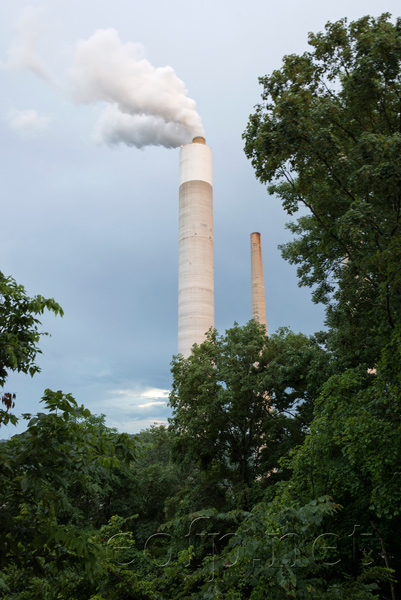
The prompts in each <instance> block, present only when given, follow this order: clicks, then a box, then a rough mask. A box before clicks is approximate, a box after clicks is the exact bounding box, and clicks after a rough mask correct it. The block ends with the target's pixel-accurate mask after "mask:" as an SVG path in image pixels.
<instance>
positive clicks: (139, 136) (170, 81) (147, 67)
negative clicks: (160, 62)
mask: <svg viewBox="0 0 401 600" xmlns="http://www.w3.org/2000/svg"><path fill="white" fill-rule="evenodd" d="M140 50H141V49H140V47H139V46H138V45H135V44H132V43H128V44H123V43H122V42H121V40H120V38H119V36H118V33H117V31H115V30H114V29H106V30H98V31H96V32H95V33H94V34H93V35H92V37H90V38H89V39H88V40H86V41H81V42H78V44H77V49H76V54H75V64H74V67H73V69H71V71H70V77H71V80H72V82H73V86H74V99H75V101H76V102H77V103H78V104H96V103H98V102H106V103H107V104H108V105H109V106H108V107H107V108H106V110H105V111H104V112H103V114H102V115H101V117H100V119H99V121H98V123H97V125H96V127H95V135H94V137H95V139H96V140H97V141H98V142H105V143H108V144H118V143H120V142H121V143H125V144H127V145H129V146H136V147H137V148H142V147H143V146H147V145H162V146H165V147H167V148H171V147H177V146H179V145H180V144H185V143H187V142H189V141H191V139H192V138H193V137H194V136H195V135H203V134H204V130H203V127H202V122H201V119H200V117H199V115H198V113H197V111H196V108H195V107H196V103H195V101H194V100H192V99H191V98H189V97H188V95H187V90H186V88H185V84H184V82H183V81H181V80H180V79H179V78H178V77H177V75H176V74H175V72H174V69H172V67H159V68H155V67H153V66H152V65H151V64H150V63H149V61H147V60H146V59H144V58H141V57H140Z"/></svg>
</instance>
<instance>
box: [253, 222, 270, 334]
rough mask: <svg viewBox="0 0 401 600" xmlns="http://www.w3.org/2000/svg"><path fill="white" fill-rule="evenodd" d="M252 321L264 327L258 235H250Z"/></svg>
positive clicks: (263, 299)
mask: <svg viewBox="0 0 401 600" xmlns="http://www.w3.org/2000/svg"><path fill="white" fill-rule="evenodd" d="M251 286H252V319H253V320H254V321H258V323H261V324H262V325H264V326H265V327H266V331H267V321H266V300H265V284H264V277H263V262H262V243H261V239H260V233H257V232H254V233H251Z"/></svg>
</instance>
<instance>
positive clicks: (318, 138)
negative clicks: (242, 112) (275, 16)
mask: <svg viewBox="0 0 401 600" xmlns="http://www.w3.org/2000/svg"><path fill="white" fill-rule="evenodd" d="M309 43H310V45H311V47H312V50H311V51H309V52H305V53H304V54H303V55H302V56H296V55H290V56H286V57H284V60H283V66H282V68H281V69H280V70H277V71H274V72H273V73H272V74H271V75H269V76H265V77H262V78H260V82H261V84H262V85H263V94H262V98H263V103H262V104H260V105H259V106H258V107H257V110H256V112H255V114H253V115H251V116H250V118H249V123H248V127H247V130H246V131H245V133H244V139H245V141H246V143H245V152H246V154H247V156H248V157H249V158H250V159H251V160H252V164H253V166H254V168H255V172H256V176H257V177H258V178H259V179H260V180H261V181H262V182H268V183H270V186H269V191H270V193H272V194H276V195H277V196H278V197H279V198H280V199H281V200H282V203H283V207H284V208H285V209H286V210H287V212H288V213H289V214H290V215H292V214H294V213H295V212H296V211H297V210H298V208H299V207H304V208H307V211H308V214H307V215H306V216H302V217H301V218H300V219H299V220H298V221H297V222H296V223H292V224H290V225H289V227H290V229H291V231H292V232H293V233H294V234H295V235H297V236H298V237H296V238H295V239H294V240H293V241H291V242H289V243H288V244H286V245H284V246H283V247H282V248H283V256H284V257H285V258H286V259H287V260H289V261H290V262H292V263H295V264H297V265H299V266H298V275H299V277H300V284H301V285H309V286H313V287H314V291H313V297H314V300H315V301H317V302H325V303H327V304H329V307H328V311H327V322H328V324H329V326H330V327H331V331H330V340H331V345H332V347H333V348H335V351H336V353H337V354H339V355H341V356H339V361H341V363H342V364H343V365H345V366H350V367H352V366H357V365H358V364H360V363H362V362H363V363H365V364H366V365H367V366H368V367H370V368H373V367H374V365H375V363H376V362H377V361H378V359H379V356H380V350H381V347H382V345H383V339H386V338H387V340H388V339H389V338H390V337H391V331H392V329H393V328H394V326H395V324H396V323H397V322H399V320H400V317H401V278H400V269H399V264H400V258H401V237H400V224H399V219H400V208H401V204H400V203H401V193H400V191H401V158H400V157H401V152H400V150H401V135H400V127H399V102H400V100H399V99H400V96H401V83H400V64H401V63H400V60H401V22H400V20H397V23H396V24H395V25H394V24H393V23H391V21H390V16H389V15H388V14H383V15H382V16H381V17H379V18H377V19H374V18H372V17H363V18H362V19H359V20H358V21H356V22H354V23H350V24H347V20H346V19H342V20H341V21H338V22H336V23H328V24H327V25H326V31H325V33H319V34H316V35H314V34H310V35H309Z"/></svg>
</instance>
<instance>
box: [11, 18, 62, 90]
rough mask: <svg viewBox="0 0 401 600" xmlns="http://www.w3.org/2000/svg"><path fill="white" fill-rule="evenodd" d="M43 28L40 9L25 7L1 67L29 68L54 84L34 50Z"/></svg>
mask: <svg viewBox="0 0 401 600" xmlns="http://www.w3.org/2000/svg"><path fill="white" fill-rule="evenodd" d="M42 30H43V27H42V24H41V10H40V9H38V8H32V7H27V8H25V9H24V10H23V11H22V13H21V16H20V18H19V20H18V23H17V35H16V37H15V39H14V40H13V42H12V43H11V45H10V46H9V48H8V50H7V54H8V58H7V60H6V61H5V62H1V63H0V68H2V69H23V68H26V69H29V70H30V71H32V72H33V73H34V74H35V75H37V76H38V77H40V78H41V79H43V80H44V81H47V82H48V83H50V84H52V85H54V84H55V81H54V78H53V76H52V74H51V73H50V71H49V70H48V68H47V67H46V65H45V63H44V62H43V61H42V59H41V58H40V57H39V55H38V54H37V52H36V49H35V45H36V43H37V41H38V39H39V38H40V35H41V32H42Z"/></svg>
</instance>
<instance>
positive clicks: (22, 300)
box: [0, 272, 63, 425]
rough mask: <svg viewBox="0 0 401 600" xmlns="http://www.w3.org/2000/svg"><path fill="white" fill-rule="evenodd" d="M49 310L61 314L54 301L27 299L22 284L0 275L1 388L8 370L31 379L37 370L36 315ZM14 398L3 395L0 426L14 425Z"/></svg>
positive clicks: (51, 299)
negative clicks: (10, 423)
mask: <svg viewBox="0 0 401 600" xmlns="http://www.w3.org/2000/svg"><path fill="white" fill-rule="evenodd" d="M45 309H46V310H49V311H51V312H53V313H54V314H55V315H58V314H59V315H61V316H62V315H63V310H62V308H61V307H60V305H59V304H57V302H55V300H53V298H44V297H43V296H34V297H32V298H30V297H29V296H27V294H26V292H25V289H24V287H23V286H22V285H18V284H17V283H16V281H15V280H14V279H13V278H12V277H6V276H5V275H3V273H1V272H0V387H1V388H3V387H4V384H5V382H6V380H7V376H8V373H9V372H10V371H18V372H23V373H29V374H30V375H31V376H33V375H34V374H35V373H38V372H39V371H40V367H39V365H38V364H37V362H36V356H37V354H40V353H41V350H40V348H39V345H38V342H39V340H40V338H41V336H42V335H48V334H47V333H45V332H41V331H39V326H40V325H41V323H40V320H39V319H38V318H37V315H41V314H43V313H44V311H45ZM14 400H15V395H13V394H11V393H9V392H8V393H5V394H2V404H3V406H5V407H6V408H5V409H4V408H0V425H1V423H4V424H7V423H8V422H9V421H11V422H12V423H15V422H16V417H15V416H14V415H13V414H12V413H11V412H10V410H11V409H12V408H14Z"/></svg>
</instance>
